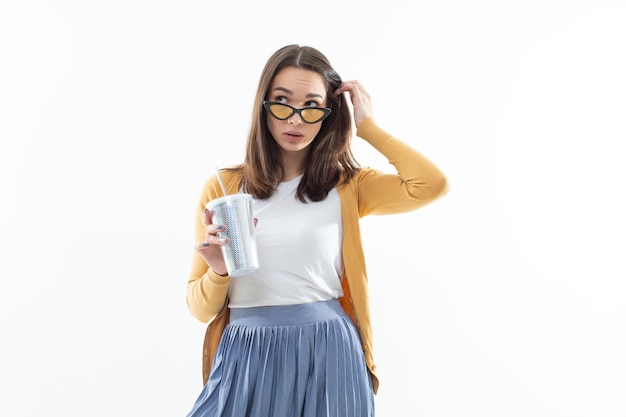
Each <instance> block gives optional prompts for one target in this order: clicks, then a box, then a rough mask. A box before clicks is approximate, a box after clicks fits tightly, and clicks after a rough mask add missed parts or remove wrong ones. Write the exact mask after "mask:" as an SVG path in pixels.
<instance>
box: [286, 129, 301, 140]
mask: <svg viewBox="0 0 626 417" xmlns="http://www.w3.org/2000/svg"><path fill="white" fill-rule="evenodd" d="M283 135H284V136H285V137H286V138H287V139H288V140H291V141H299V140H300V139H302V138H303V137H304V135H303V134H302V133H300V132H295V131H292V130H290V131H288V132H283Z"/></svg>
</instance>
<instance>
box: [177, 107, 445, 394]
mask: <svg viewBox="0 0 626 417" xmlns="http://www.w3.org/2000/svg"><path fill="white" fill-rule="evenodd" d="M356 134H357V136H359V137H361V138H363V139H364V140H366V141H367V142H368V143H369V144H370V145H372V146H373V147H374V148H375V149H376V150H378V151H379V152H380V153H382V154H383V155H384V156H386V157H387V159H388V160H389V162H390V163H391V164H392V165H393V166H394V167H395V168H396V170H397V172H398V173H397V175H396V174H386V173H382V172H380V171H377V170H374V169H370V168H363V169H361V170H360V171H359V173H358V174H357V175H356V176H355V177H353V178H352V179H351V180H350V182H349V183H347V184H344V185H341V186H339V187H338V188H337V191H338V193H339V198H340V200H341V216H342V222H343V247H342V255H343V264H344V279H343V281H344V282H343V288H344V297H343V299H342V300H341V304H342V306H343V307H344V309H345V310H346V312H347V313H348V314H349V315H350V316H351V317H352V319H353V320H354V322H355V324H356V326H357V328H358V330H359V333H360V336H361V342H362V343H363V353H364V355H365V361H366V363H367V366H368V369H369V371H370V373H371V377H372V384H373V387H374V392H377V390H378V377H377V376H376V365H375V363H374V356H373V348H372V342H373V341H372V339H373V337H372V326H371V320H370V308H369V296H368V287H367V273H366V266H365V257H364V253H363V248H362V243H361V232H360V227H359V219H360V218H361V217H363V216H366V215H368V214H394V213H404V212H408V211H411V210H415V209H417V208H420V207H422V206H424V205H426V204H428V203H430V202H432V201H434V200H435V199H437V198H439V197H441V196H443V195H444V194H445V193H446V191H447V181H446V178H445V176H444V175H443V174H442V173H441V171H440V170H439V169H438V168H437V167H436V166H435V165H434V164H432V163H431V162H430V161H429V160H428V159H427V158H425V157H424V156H423V155H421V154H420V153H419V152H417V151H415V150H414V149H413V148H411V147H410V146H408V145H406V144H405V143H403V142H401V141H399V140H398V139H396V138H394V137H393V136H391V135H390V134H388V133H387V132H385V131H383V130H382V129H380V128H379V127H378V126H377V125H376V123H375V122H374V120H373V119H372V118H368V119H366V120H364V121H363V122H361V124H360V125H359V127H358V129H357V132H356ZM222 179H223V180H224V183H225V185H226V188H227V189H228V192H229V193H236V192H237V191H238V189H239V185H240V183H241V175H238V174H234V173H229V172H224V175H223V176H222ZM221 195H223V193H222V191H221V188H220V185H219V182H218V181H217V178H216V177H215V176H213V177H211V178H209V179H208V180H207V181H206V183H205V185H204V187H203V189H202V193H201V196H200V199H199V202H198V207H197V215H196V224H195V230H196V233H195V241H196V242H203V241H204V239H205V227H204V223H203V220H202V218H203V215H204V208H205V205H206V203H207V202H208V201H210V200H212V199H214V198H217V197H219V196H221ZM230 279H231V278H230V277H228V276H226V277H222V276H220V275H217V274H216V273H215V272H213V271H212V270H211V269H210V268H209V267H208V266H207V264H206V262H205V261H204V258H202V257H201V256H200V255H199V254H198V253H197V252H195V251H194V253H193V259H192V265H191V274H190V277H189V280H188V285H187V305H188V307H189V310H190V312H191V314H192V315H193V316H194V317H196V318H197V319H198V320H200V321H201V322H203V323H210V324H209V327H208V328H207V335H206V338H205V347H204V351H203V356H204V369H203V376H204V381H205V383H206V380H207V378H208V372H209V370H210V362H211V360H212V358H213V355H214V354H215V349H216V347H217V346H216V345H217V343H218V342H219V337H220V335H221V332H222V331H223V327H224V326H225V323H226V322H227V321H228V307H227V305H228V301H227V298H228V285H229V282H230ZM220 318H221V323H219V325H215V322H217V321H218V320H217V319H220ZM211 332H213V334H210V333H211Z"/></svg>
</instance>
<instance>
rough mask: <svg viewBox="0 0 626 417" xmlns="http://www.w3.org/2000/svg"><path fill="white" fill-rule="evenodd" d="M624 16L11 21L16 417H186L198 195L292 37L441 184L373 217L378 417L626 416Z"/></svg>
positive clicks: (0, 178)
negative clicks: (273, 59) (429, 198)
mask: <svg viewBox="0 0 626 417" xmlns="http://www.w3.org/2000/svg"><path fill="white" fill-rule="evenodd" d="M625 21H626V6H625V4H624V2H623V1H617V0H616V1H608V0H607V1H604V0H589V1H576V0H569V1H566V0H562V1H556V0H541V1H540V0H536V1H533V0H531V1H523V2H522V1H497V0H484V1H461V0H456V1H453V0H443V1H418V2H412V1H398V0H387V1H381V2H367V1H362V0H351V1H336V2H325V1H317V2H293V1H288V2H274V1H259V2H255V1H249V2H242V1H220V2H217V1H191V0H181V1H148V0H131V1H122V0H113V1H106V2H105V1H101V2H97V1H92V2H84V1H83V2H81V1H69V0H61V1H55V2H49V1H43V0H35V1H19V2H18V1H14V2H9V1H6V2H3V3H2V5H0V139H1V148H0V151H1V152H0V185H1V190H0V192H1V198H2V204H0V239H1V240H0V256H1V260H0V313H1V317H0V320H1V326H2V327H1V329H2V341H1V342H0V349H1V351H0V397H1V400H0V415H3V416H11V417H21V416H38V415H63V416H68V417H69V416H84V415H90V416H113V415H115V416H153V415H154V416H184V415H185V414H186V412H187V411H188V410H189V408H190V406H191V404H192V402H193V401H194V400H195V398H196V396H197V395H198V393H199V392H200V389H201V373H200V358H201V343H202V337H203V332H204V325H203V324H201V323H199V322H197V321H195V319H193V318H192V317H191V315H190V314H189V312H188V310H187V307H186V304H185V297H184V294H185V287H186V280H187V275H188V272H189V264H190V258H191V253H192V245H193V237H192V220H193V219H192V215H193V209H194V205H195V204H196V198H197V197H198V195H199V191H200V187H201V185H202V183H203V182H204V180H205V179H206V177H208V176H209V175H211V174H212V173H213V170H214V167H215V166H216V165H219V166H226V165H230V164H234V163H238V162H240V160H241V158H242V157H243V148H244V143H245V137H246V133H247V130H248V127H249V121H250V110H251V106H252V100H253V98H254V94H255V90H256V84H257V81H258V77H259V75H260V72H261V69H262V67H263V65H264V64H265V61H266V60H267V58H269V56H270V55H271V54H272V53H273V52H274V51H275V50H276V49H278V48H279V47H282V46H284V45H286V44H289V43H299V44H304V45H311V46H315V47H317V48H319V49H320V50H322V51H323V52H324V53H325V54H326V55H327V56H328V57H329V59H330V60H331V62H332V63H333V64H334V65H335V67H336V68H337V69H338V71H339V72H340V74H341V75H342V77H343V78H344V79H358V80H360V81H361V82H362V83H363V84H364V85H365V87H366V88H367V89H368V90H369V92H370V93H371V95H372V97H373V103H374V110H375V112H376V119H377V121H378V123H379V124H380V125H381V126H382V127H384V128H385V129H386V130H388V131H389V132H391V133H393V134H394V135H395V136H397V137H399V138H402V139H403V140H405V141H407V142H409V143H411V144H412V145H414V146H415V147H416V148H417V149H419V150H421V151H422V152H423V153H425V154H426V155H427V156H429V157H430V158H431V159H432V160H433V161H435V162H436V163H437V164H438V165H439V166H440V167H441V168H442V169H443V171H444V172H445V173H446V174H447V176H448V177H449V180H450V183H451V189H450V192H449V194H448V195H447V196H446V197H444V198H443V199H442V200H439V201H437V202H435V203H434V204H432V205H431V206H428V207H426V208H423V209H421V210H418V211H416V212H413V213H409V214H403V215H397V216H386V217H372V218H366V219H364V220H363V233H364V239H365V242H366V248H365V249H366V254H367V257H368V259H369V263H368V267H369V273H370V285H371V290H372V309H373V315H374V331H375V336H376V339H375V344H376V357H377V361H378V369H379V371H380V376H381V388H380V391H379V394H378V396H377V409H378V415H379V416H394V417H399V416H428V417H435V416H454V417H461V416H463V417H466V416H480V417H486V416H493V417H504V416H506V417H528V416H534V417H536V416H546V417H557V416H563V417H578V416H581V417H583V416H584V417H596V416H603V417H613V416H615V417H618V416H619V417H623V416H625V415H626V402H625V401H624V393H625V392H626V356H625V355H624V352H626V334H625V324H626V284H625V278H626V267H625V266H624V255H625V249H626V241H625V238H624V236H625V235H626V224H625V222H624V213H625V212H626V204H625V202H624V198H623V196H622V194H623V190H624V186H623V181H624V179H625V178H626V168H625V167H624V163H623V155H624V150H623V149H624V139H626V127H625V123H624V121H625V120H624V119H625V115H626V101H625V100H624V97H625V96H626V82H625V77H624V75H623V74H626V54H625V39H626V26H625V25H624V22H625ZM354 151H355V153H356V156H357V158H358V159H359V160H360V162H361V164H362V165H373V166H377V167H379V168H381V169H383V170H388V169H389V166H388V165H387V163H386V161H385V160H383V159H381V158H380V157H379V156H378V155H376V154H375V153H373V152H372V151H371V150H370V149H369V148H368V147H367V146H365V145H364V144H363V143H361V142H360V139H358V138H356V139H355V140H354Z"/></svg>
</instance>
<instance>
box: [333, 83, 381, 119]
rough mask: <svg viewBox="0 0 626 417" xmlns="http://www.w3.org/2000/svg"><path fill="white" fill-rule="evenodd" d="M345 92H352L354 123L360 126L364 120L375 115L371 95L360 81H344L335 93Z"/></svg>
mask: <svg viewBox="0 0 626 417" xmlns="http://www.w3.org/2000/svg"><path fill="white" fill-rule="evenodd" d="M345 92H348V93H349V94H350V101H351V102H352V106H353V107H354V124H355V125H356V127H357V128H358V127H359V125H360V124H361V122H362V121H363V120H365V119H367V118H368V117H372V116H373V115H374V112H373V111H372V102H371V100H370V95H369V94H368V93H367V91H365V89H364V88H363V86H362V85H361V84H360V83H359V82H358V81H344V82H343V83H341V85H340V86H339V88H338V89H337V90H335V95H339V94H341V93H345Z"/></svg>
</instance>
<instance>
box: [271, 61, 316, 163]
mask: <svg viewBox="0 0 626 417" xmlns="http://www.w3.org/2000/svg"><path fill="white" fill-rule="evenodd" d="M266 100H267V101H272V102H278V103H283V104H288V105H290V106H292V107H295V108H297V109H301V108H309V107H326V86H325V84H324V80H323V79H322V77H321V75H319V74H318V73H316V72H313V71H309V70H304V69H301V68H295V67H287V68H283V69H282V70H280V71H279V72H278V73H277V74H276V75H275V76H274V80H273V81H272V84H271V85H270V89H269V91H268V93H267V98H266ZM266 117H267V126H268V128H269V130H270V133H271V134H272V136H273V138H274V140H275V141H276V143H277V144H278V146H280V148H281V149H282V151H283V154H284V155H285V156H288V155H289V154H290V153H301V152H306V149H307V148H308V146H309V145H310V144H311V142H313V140H314V139H315V137H316V136H317V134H318V133H319V131H320V129H321V128H322V122H317V123H313V124H309V123H305V122H304V121H303V120H302V117H301V116H300V114H298V113H294V114H293V115H291V117H289V118H288V119H286V120H278V119H277V118H275V117H274V116H272V115H271V114H270V112H269V111H268V112H267V116H266Z"/></svg>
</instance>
